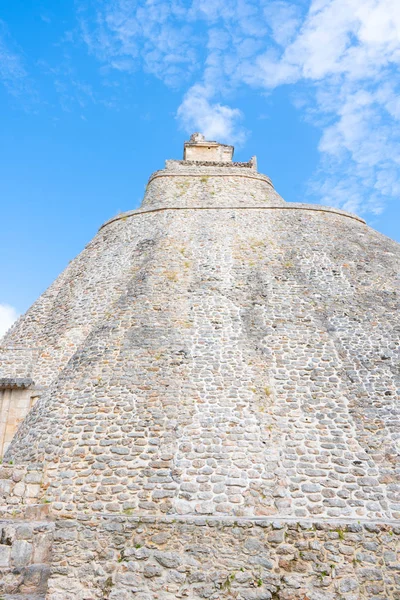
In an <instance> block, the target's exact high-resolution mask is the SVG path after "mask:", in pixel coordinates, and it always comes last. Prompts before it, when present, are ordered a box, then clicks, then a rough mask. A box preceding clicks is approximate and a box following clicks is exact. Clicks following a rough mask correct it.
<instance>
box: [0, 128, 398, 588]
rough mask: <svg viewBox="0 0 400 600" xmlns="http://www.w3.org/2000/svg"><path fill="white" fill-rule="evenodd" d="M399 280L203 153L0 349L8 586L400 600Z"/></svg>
mask: <svg viewBox="0 0 400 600" xmlns="http://www.w3.org/2000/svg"><path fill="white" fill-rule="evenodd" d="M399 267H400V246H399V245H398V244H396V243H395V242H393V241H391V240H389V239H388V238H386V237H384V236H383V235H381V234H379V233H378V232H376V231H374V230H373V229H371V228H370V227H368V226H367V225H366V224H365V222H364V221H363V219H361V218H359V217H357V216H355V215H352V214H350V213H347V212H345V211H342V210H339V209H335V208H329V207H326V206H318V205H315V204H295V203H289V202H285V201H284V200H283V199H282V198H281V197H280V196H279V194H278V193H277V192H276V191H275V189H274V187H273V185H272V182H271V180H270V179H269V177H267V176H266V175H263V174H261V173H259V172H258V170H257V162H256V159H255V157H253V158H251V159H250V160H249V161H248V162H234V161H233V147H232V146H228V145H224V144H219V143H218V142H215V141H208V140H206V139H205V138H204V136H202V135H201V134H199V133H195V134H193V135H192V136H191V138H190V140H189V141H188V142H185V144H184V154H183V160H167V161H166V164H165V168H164V169H163V170H160V171H157V172H155V173H153V174H152V175H151V177H150V179H149V182H148V185H147V188H146V192H145V195H144V199H143V202H142V205H141V207H140V208H139V209H137V210H132V211H129V212H126V213H123V214H119V215H117V216H115V217H114V218H112V219H110V220H109V221H108V222H107V223H105V224H104V225H103V226H102V227H101V228H100V230H99V232H98V233H97V235H96V236H95V238H94V239H93V240H92V241H91V242H90V243H89V244H88V245H87V247H86V248H85V249H84V250H83V251H82V253H81V254H80V255H79V256H78V257H77V258H76V259H75V260H73V261H72V262H71V263H70V264H69V266H68V267H67V269H66V270H65V271H64V272H63V273H62V274H61V275H60V277H59V278H58V279H57V280H56V281H55V282H54V283H53V284H52V286H50V288H49V289H48V290H47V291H46V292H45V293H44V294H43V295H42V296H41V297H40V298H39V299H38V300H37V302H36V303H35V304H34V305H33V306H32V307H31V308H30V309H29V310H28V312H27V313H26V314H25V315H24V316H23V317H21V318H20V319H19V321H18V322H17V323H16V324H15V325H14V326H13V328H12V329H11V330H10V331H9V333H8V334H7V335H6V336H5V337H4V338H3V340H2V342H1V348H0V401H1V404H0V407H1V413H0V448H1V450H2V451H3V452H5V454H4V462H3V465H2V466H1V477H0V480H1V482H2V484H1V490H2V495H3V500H2V504H1V511H2V518H3V520H2V521H1V523H0V526H1V527H2V528H3V534H2V537H1V540H7V543H4V544H3V542H2V541H1V542H0V590H2V586H3V589H4V593H6V594H10V596H9V597H11V598H12V597H13V596H12V594H14V595H15V594H23V593H25V594H34V593H37V594H39V597H42V598H46V599H48V600H72V599H76V598H77V599H80V600H95V599H96V600H97V599H104V598H110V599H111V600H115V599H121V600H128V599H130V598H140V599H141V600H152V599H153V598H157V599H160V600H167V599H168V600H169V599H172V598H193V599H197V598H211V599H212V600H217V599H218V600H219V599H222V598H237V599H239V600H240V599H243V600H253V599H254V600H255V599H259V600H261V599H264V598H266V599H269V598H275V599H279V600H305V599H306V598H308V599H309V600H322V598H324V600H343V599H345V600H356V599H358V598H368V599H369V598H376V599H378V598H379V599H381V598H382V599H383V598H390V599H397V600H398V599H399V598H400V596H399V595H398V594H399V592H398V590H399V589H400V584H399V581H400V580H399V577H400V575H399V570H398V569H399V567H398V557H397V554H396V553H397V552H398V550H399V546H398V544H399V536H400V522H399V517H400V482H399V471H400V469H399V467H400V460H399V454H400V426H399V395H400V372H399V358H400V354H399V336H400V311H399V287H400V279H399V272H400V268H399ZM1 577H2V579H1ZM40 595H41V596H40ZM7 597H8V596H7ZM16 597H17V596H15V598H16ZM28 597H30V596H28ZM32 597H33V596H32Z"/></svg>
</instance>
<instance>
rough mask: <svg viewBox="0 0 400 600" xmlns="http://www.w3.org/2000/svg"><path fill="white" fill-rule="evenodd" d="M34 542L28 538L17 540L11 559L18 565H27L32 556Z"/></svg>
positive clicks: (13, 546)
mask: <svg viewBox="0 0 400 600" xmlns="http://www.w3.org/2000/svg"><path fill="white" fill-rule="evenodd" d="M32 551H33V547H32V543H31V542H27V541H26V540H16V541H15V542H14V543H13V545H12V550H11V560H12V563H13V564H14V565H15V566H16V567H26V566H28V564H29V563H30V560H31V558H32Z"/></svg>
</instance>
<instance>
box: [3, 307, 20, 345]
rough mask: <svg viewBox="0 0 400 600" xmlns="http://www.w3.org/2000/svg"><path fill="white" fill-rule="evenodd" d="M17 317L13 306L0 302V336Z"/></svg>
mask: <svg viewBox="0 0 400 600" xmlns="http://www.w3.org/2000/svg"><path fill="white" fill-rule="evenodd" d="M18 317H19V314H18V312H17V311H16V310H15V308H14V307H13V306H10V305H8V304H0V338H2V337H3V335H4V334H5V333H6V332H7V331H8V330H9V329H10V327H11V325H12V324H13V323H14V321H16V320H17V319H18Z"/></svg>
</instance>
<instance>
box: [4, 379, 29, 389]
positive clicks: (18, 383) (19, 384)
mask: <svg viewBox="0 0 400 600" xmlns="http://www.w3.org/2000/svg"><path fill="white" fill-rule="evenodd" d="M34 384H35V382H34V381H33V379H31V378H30V377H0V390H12V389H16V388H21V389H26V388H28V387H30V386H31V385H34Z"/></svg>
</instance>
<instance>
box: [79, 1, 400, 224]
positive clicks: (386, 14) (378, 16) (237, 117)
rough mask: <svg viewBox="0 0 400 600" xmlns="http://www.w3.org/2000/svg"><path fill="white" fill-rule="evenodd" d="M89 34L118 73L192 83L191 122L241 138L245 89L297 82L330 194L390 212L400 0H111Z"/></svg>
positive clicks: (187, 98) (398, 142) (363, 208)
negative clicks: (316, 133)
mask: <svg viewBox="0 0 400 600" xmlns="http://www.w3.org/2000/svg"><path fill="white" fill-rule="evenodd" d="M93 6H94V8H95V15H96V16H95V19H94V20H93V18H92V17H91V16H90V13H85V12H84V11H83V12H82V13H81V14H80V22H81V27H82V35H83V37H84V40H85V42H86V44H87V46H88V48H89V51H90V52H91V53H92V54H94V55H95V56H96V57H97V58H98V59H99V60H100V61H102V63H103V65H105V66H106V67H107V68H108V69H116V70H122V71H125V72H133V71H135V70H136V69H139V68H141V69H144V70H145V71H146V72H148V73H152V74H153V75H155V76H156V77H159V78H160V79H162V80H163V81H164V82H165V83H166V84H167V85H169V86H174V87H178V88H180V89H182V94H183V99H182V102H181V105H180V107H179V108H178V110H177V117H178V119H179V122H180V123H181V125H182V127H183V128H184V129H185V130H186V131H187V132H190V131H192V130H193V129H200V130H202V131H203V132H204V133H205V134H206V135H207V136H210V137H214V138H219V139H221V141H236V142H239V143H240V142H241V141H243V139H244V137H245V130H244V122H245V115H242V112H241V111H240V110H239V109H238V108H237V107H235V106H232V103H233V104H234V103H235V102H234V99H235V94H236V92H237V91H238V90H243V89H247V90H250V89H254V90H261V91H267V92H271V91H272V90H273V89H275V88H277V87H279V86H282V85H286V86H291V88H292V89H293V93H294V97H295V98H296V102H297V103H298V104H299V98H298V97H297V96H296V92H297V90H298V87H299V84H301V86H302V89H303V90H306V94H305V95H304V98H303V100H302V102H301V111H302V114H303V115H304V117H305V118H306V119H308V120H309V121H310V122H312V123H313V124H314V125H316V126H318V127H320V128H321V139H320V144H319V151H320V156H321V161H320V165H319V168H318V169H317V171H316V173H315V175H314V177H313V179H312V181H311V182H310V185H309V190H310V194H312V195H314V196H315V198H316V199H318V200H319V201H322V202H325V203H329V204H333V205H337V206H342V207H345V208H348V209H351V210H354V211H357V212H372V213H378V212H380V211H381V210H382V209H383V207H384V205H385V203H386V202H387V201H388V200H390V199H391V198H394V197H396V196H397V195H398V193H399V185H400V183H399V182H400V136H399V133H398V131H399V120H400V101H399V91H400V90H399V81H400V80H399V63H400V4H399V2H398V0H310V1H307V0H298V1H297V2H285V1H284V0H277V1H272V2H265V0H225V1H223V0H214V1H213V2H209V1H206V0H193V1H192V2H191V3H188V2H184V1H183V0H171V2H168V3H166V2H164V1H163V0H152V1H147V2H144V1H143V0H142V1H138V2H133V1H132V0H101V1H97V2H95V3H94V5H93Z"/></svg>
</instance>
